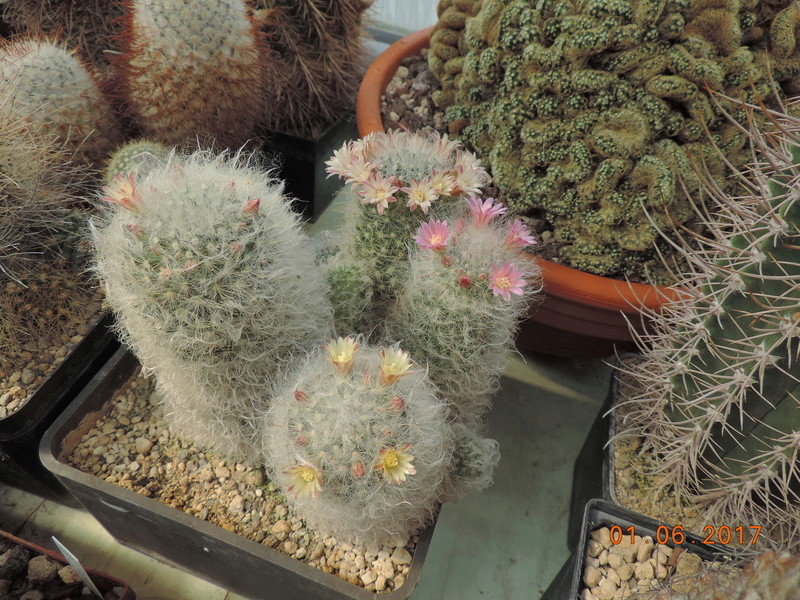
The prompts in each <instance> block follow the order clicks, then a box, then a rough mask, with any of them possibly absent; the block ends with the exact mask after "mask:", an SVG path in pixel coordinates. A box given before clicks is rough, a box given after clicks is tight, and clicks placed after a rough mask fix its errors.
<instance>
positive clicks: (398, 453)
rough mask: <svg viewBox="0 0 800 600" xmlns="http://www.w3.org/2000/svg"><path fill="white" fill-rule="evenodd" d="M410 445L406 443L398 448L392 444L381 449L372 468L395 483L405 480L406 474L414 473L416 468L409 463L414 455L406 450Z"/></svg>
mask: <svg viewBox="0 0 800 600" xmlns="http://www.w3.org/2000/svg"><path fill="white" fill-rule="evenodd" d="M410 447H411V444H406V445H404V446H403V447H402V448H400V449H399V450H398V449H397V448H394V447H393V446H390V447H388V448H384V449H382V450H381V451H380V453H379V454H378V462H377V463H375V467H374V469H375V470H376V471H380V472H381V474H382V475H383V476H384V477H385V478H386V479H389V480H390V481H393V482H394V483H397V484H399V483H400V482H402V481H405V480H406V475H415V474H416V472H417V470H416V469H415V468H414V465H412V464H411V461H412V460H414V456H413V455H412V454H408V452H406V451H407V450H408V449H409V448H410Z"/></svg>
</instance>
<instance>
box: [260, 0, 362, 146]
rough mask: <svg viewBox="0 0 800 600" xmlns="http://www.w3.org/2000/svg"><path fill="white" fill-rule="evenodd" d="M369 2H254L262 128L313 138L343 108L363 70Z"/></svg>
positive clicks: (348, 103) (351, 102)
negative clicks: (260, 47)
mask: <svg viewBox="0 0 800 600" xmlns="http://www.w3.org/2000/svg"><path fill="white" fill-rule="evenodd" d="M371 3H372V0H255V2H254V7H255V9H256V10H255V13H254V18H255V21H256V23H257V24H258V27H259V29H260V30H261V32H262V33H263V34H264V38H265V45H266V49H267V58H266V60H265V61H264V94H265V97H266V98H267V101H266V103H265V104H266V106H265V109H264V114H263V124H264V126H265V127H266V128H268V129H272V130H278V131H285V132H288V133H291V134H293V135H298V136H301V137H312V138H316V137H318V136H319V134H320V133H321V132H322V131H324V130H325V129H326V128H327V127H328V126H329V125H331V124H332V123H333V122H334V121H336V119H338V118H340V117H341V115H342V114H343V113H344V112H346V111H347V110H352V108H353V106H354V100H355V97H356V93H357V91H358V86H359V83H360V81H361V76H362V74H363V72H364V69H365V68H366V55H367V54H366V49H365V47H364V36H363V30H362V25H361V21H362V17H363V14H364V11H365V10H366V9H367V8H368V7H369V6H370V4H371Z"/></svg>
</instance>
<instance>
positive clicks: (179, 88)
mask: <svg viewBox="0 0 800 600" xmlns="http://www.w3.org/2000/svg"><path fill="white" fill-rule="evenodd" d="M248 10H249V9H248V7H247V5H246V4H245V2H244V1H243V0H202V1H201V2H189V3H187V2H184V1H183V0H166V1H159V2H156V1H154V0H130V1H129V3H128V13H127V15H126V24H125V28H124V31H123V38H124V40H125V42H126V48H125V50H124V51H123V52H122V53H121V54H120V55H119V57H118V58H117V60H115V63H116V64H117V66H118V67H119V68H120V71H121V74H122V79H123V81H124V82H125V87H126V88H127V100H128V102H129V104H130V105H131V108H132V111H133V113H134V118H135V120H136V122H137V124H138V125H139V126H140V127H141V128H142V130H143V131H144V134H145V135H146V136H148V137H150V138H152V139H153V140H156V141H158V142H161V143H164V144H167V145H179V144H186V143H188V144H195V143H196V140H197V138H200V140H201V141H203V142H205V141H207V138H211V139H212V140H213V141H214V142H215V143H216V144H217V145H218V146H219V147H221V148H239V147H240V146H242V145H243V144H244V143H245V142H246V141H247V140H248V139H250V138H251V137H252V136H253V133H254V131H255V127H256V124H257V123H258V121H259V119H260V118H261V114H262V111H263V108H264V107H263V104H264V96H263V89H262V84H261V58H262V49H261V47H260V43H259V41H258V40H259V36H258V33H257V31H256V28H255V25H254V23H253V22H252V20H251V19H250V17H249V16H248Z"/></svg>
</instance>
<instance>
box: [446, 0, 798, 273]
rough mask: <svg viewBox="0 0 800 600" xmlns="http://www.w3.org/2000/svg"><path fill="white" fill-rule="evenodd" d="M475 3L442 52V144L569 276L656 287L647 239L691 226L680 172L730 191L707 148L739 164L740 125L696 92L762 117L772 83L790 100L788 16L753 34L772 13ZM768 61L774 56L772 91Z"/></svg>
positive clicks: (655, 240)
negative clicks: (546, 232) (531, 223)
mask: <svg viewBox="0 0 800 600" xmlns="http://www.w3.org/2000/svg"><path fill="white" fill-rule="evenodd" d="M479 4H480V6H479V10H478V11H477V12H476V13H475V15H474V16H472V17H468V18H466V21H465V27H464V29H463V30H460V31H461V32H462V33H460V34H458V33H457V34H456V35H461V36H462V38H463V39H459V40H451V47H454V48H464V53H463V56H462V57H460V56H459V55H457V53H452V52H451V54H453V57H452V58H451V60H460V59H461V58H463V60H460V62H461V71H460V76H459V77H458V78H452V79H448V78H444V79H443V84H444V86H445V87H444V88H443V94H442V97H441V99H440V100H441V101H442V102H445V103H446V102H447V101H448V100H449V98H450V97H452V98H453V100H452V102H453V104H452V105H451V106H450V107H449V108H448V110H447V115H448V120H449V121H450V132H451V133H452V134H456V135H458V137H459V138H460V139H462V140H463V141H464V142H465V143H466V144H467V146H468V147H470V148H472V149H474V151H475V152H476V154H477V155H478V156H480V157H481V158H483V159H485V161H486V166H487V169H489V170H490V171H491V173H492V176H493V178H494V181H495V183H496V184H497V185H498V186H500V188H501V189H503V191H504V192H505V193H506V194H507V196H508V202H509V205H510V206H511V207H512V209H514V210H515V211H516V212H518V213H520V214H536V215H541V216H544V218H546V219H547V220H548V221H550V222H551V223H552V224H553V225H554V227H555V231H556V238H557V239H558V240H559V241H561V242H563V246H562V247H561V249H560V253H561V259H562V260H563V261H565V262H566V263H567V264H569V265H570V266H573V267H576V268H578V269H581V270H584V271H588V272H591V273H596V274H600V275H609V274H623V275H629V276H645V277H649V279H650V280H652V281H656V282H658V281H661V279H662V278H663V271H662V270H660V261H659V260H658V258H657V251H656V249H657V248H660V249H662V250H663V249H665V248H667V247H668V245H669V244H668V243H667V242H666V241H663V240H661V238H660V235H659V233H658V231H659V229H660V230H668V229H670V228H671V227H672V226H674V225H680V224H687V226H688V227H693V226H694V223H693V219H694V216H695V213H694V212H693V211H692V208H691V201H690V199H691V198H693V197H694V196H695V195H697V194H698V193H700V183H699V180H698V177H697V176H696V175H695V170H694V168H693V165H695V166H696V165H699V164H704V165H705V167H704V169H706V170H707V171H708V172H709V173H710V174H711V176H712V177H713V178H714V179H715V181H716V182H717V185H720V186H722V188H723V189H725V190H726V191H728V192H731V191H733V188H732V187H731V183H730V182H729V180H728V178H727V175H728V167H727V165H726V163H725V161H722V160H720V159H719V158H718V157H717V154H716V149H715V147H719V148H720V149H721V150H722V151H723V153H724V155H725V157H726V159H727V161H729V162H730V163H731V164H732V165H733V166H734V167H735V168H738V167H740V166H741V165H742V164H743V163H744V162H746V161H747V159H748V153H747V149H746V147H745V145H746V138H745V136H744V135H743V134H742V133H741V132H740V131H739V130H738V129H737V127H736V125H735V124H734V123H731V122H730V121H729V120H728V119H727V118H726V117H725V112H726V111H728V112H730V113H731V114H732V115H733V116H734V117H735V118H736V119H737V120H739V121H740V122H741V119H742V118H743V112H742V110H741V109H740V108H738V107H736V105H735V104H734V103H733V102H732V101H729V100H727V99H720V100H719V101H711V99H710V95H709V90H712V91H714V92H719V93H720V94H724V95H725V96H726V97H727V98H730V99H737V100H745V101H749V102H753V101H756V100H757V99H758V100H760V101H763V102H766V103H769V102H771V101H772V100H773V99H774V93H775V89H776V88H777V86H776V85H775V81H778V82H779V83H782V84H784V85H785V87H791V85H792V84H791V81H792V78H793V77H794V73H795V72H796V70H797V69H798V68H800V67H797V65H798V64H800V63H799V62H798V61H797V60H796V54H797V50H796V49H795V48H794V45H793V44H794V35H795V30H794V25H793V24H792V25H791V26H788V25H787V23H789V22H792V23H793V21H791V18H790V14H789V13H791V14H794V11H796V3H791V5H790V6H787V5H788V4H790V2H789V1H788V0H779V1H778V2H777V3H773V4H771V6H773V7H777V8H781V9H783V8H784V7H785V10H782V11H780V12H777V14H775V15H774V18H773V19H772V21H766V22H765V21H764V20H763V19H762V18H761V17H762V16H766V17H769V18H771V17H772V16H773V15H772V14H770V13H771V10H769V11H768V10H766V9H763V10H762V9H761V8H759V6H758V5H760V4H765V3H757V2H755V1H753V0H749V1H746V2H739V1H738V0H723V1H721V2H714V3H708V2H705V1H701V0H633V1H632V2H627V1H626V2H622V1H619V0H588V1H587V2H583V3H566V2H563V1H562V0H544V1H538V0H537V1H534V0H514V1H512V2H508V1H507V0H483V1H482V2H480V3H479ZM762 13H763V15H762ZM442 14H443V15H444V14H445V13H442ZM451 37H453V36H452V35H451ZM772 56H776V57H786V58H785V59H784V58H780V59H778V61H777V63H778V64H776V65H774V66H777V67H778V68H776V69H775V72H774V78H773V77H771V76H770V69H771V64H772V63H771V60H770V59H771V57H772ZM434 57H436V54H435V53H432V58H431V59H430V60H431V65H432V67H434V68H437V67H438V66H439V65H438V63H437V62H436V58H434ZM438 58H439V60H441V58H442V57H438ZM772 62H775V61H772ZM446 64H449V63H446ZM453 86H455V87H453ZM709 135H710V139H709V137H708V136H709Z"/></svg>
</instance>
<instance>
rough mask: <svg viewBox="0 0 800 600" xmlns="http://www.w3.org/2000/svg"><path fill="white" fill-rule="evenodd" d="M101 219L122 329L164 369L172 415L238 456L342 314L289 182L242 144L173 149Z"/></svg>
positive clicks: (183, 430) (106, 271) (99, 234)
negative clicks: (272, 387)
mask: <svg viewBox="0 0 800 600" xmlns="http://www.w3.org/2000/svg"><path fill="white" fill-rule="evenodd" d="M104 200H106V201H108V202H110V203H113V204H116V205H118V206H117V207H116V208H114V209H113V210H110V211H109V212H108V214H107V215H105V217H104V218H103V219H102V221H101V222H100V223H95V224H93V226H92V229H93V232H92V233H93V237H94V243H95V246H96V270H97V273H98V274H99V275H100V278H101V280H102V281H103V283H104V285H105V289H106V293H107V298H108V303H109V304H110V305H111V307H112V308H113V309H114V311H115V313H116V314H117V317H118V329H119V333H120V334H121V337H122V339H123V340H124V341H125V342H126V343H127V344H128V345H129V346H130V347H131V349H132V350H133V351H134V353H135V354H136V355H137V357H138V358H139V360H140V361H141V363H142V365H143V366H144V367H145V369H147V370H148V371H150V372H153V373H154V374H155V376H156V382H157V384H158V386H159V389H160V391H161V392H162V394H163V397H164V404H165V407H166V411H167V416H168V418H169V420H170V423H171V425H172V426H173V427H174V428H175V429H176V430H177V431H179V432H180V434H181V435H182V436H183V437H184V438H185V439H187V440H189V441H192V442H195V443H197V444H198V445H201V446H205V447H209V448H211V449H213V450H214V451H217V452H219V453H221V454H224V455H226V456H230V457H241V456H249V455H251V449H252V447H251V445H252V438H253V429H252V423H251V419H252V416H253V414H254V411H255V410H256V408H257V407H258V406H260V405H262V404H264V403H266V402H267V395H266V392H267V387H268V386H269V384H270V382H271V380H272V379H273V378H274V377H275V375H276V374H277V373H278V371H279V370H281V369H286V368H288V366H289V365H290V364H291V363H292V361H293V360H294V358H295V357H296V356H298V355H299V354H303V353H305V352H306V351H308V350H310V349H311V348H312V347H314V346H315V345H316V344H319V343H321V342H322V341H324V340H326V339H328V337H329V336H330V334H331V330H332V311H331V308H330V305H329V304H328V303H327V301H326V300H325V295H326V292H327V288H326V286H325V283H324V280H323V278H322V275H321V274H320V272H319V270H318V268H317V267H316V265H315V263H314V256H313V253H312V251H311V249H310V248H309V243H308V240H307V239H306V237H305V236H304V235H303V234H302V232H301V231H300V228H299V220H298V217H297V216H296V215H295V214H294V213H292V212H291V210H290V208H289V203H288V201H287V199H286V198H285V197H284V195H283V187H282V185H281V184H280V183H278V182H276V181H274V180H273V179H271V178H270V176H269V175H268V174H266V173H264V172H263V171H260V170H259V169H257V168H255V167H254V166H253V165H248V162H247V161H246V160H245V158H244V157H243V156H242V155H237V156H235V157H234V158H231V159H228V158H226V156H225V155H222V156H214V155H212V154H210V153H207V152H195V153H194V154H192V155H190V156H179V155H172V156H171V157H170V158H169V159H168V160H167V161H165V162H164V164H162V165H160V166H157V167H155V168H153V169H151V170H150V171H148V172H147V173H145V174H142V175H140V176H139V177H134V176H133V175H128V176H124V177H123V176H117V177H116V180H115V182H114V183H112V184H111V185H110V186H108V187H107V188H106V196H105V197H104Z"/></svg>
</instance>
